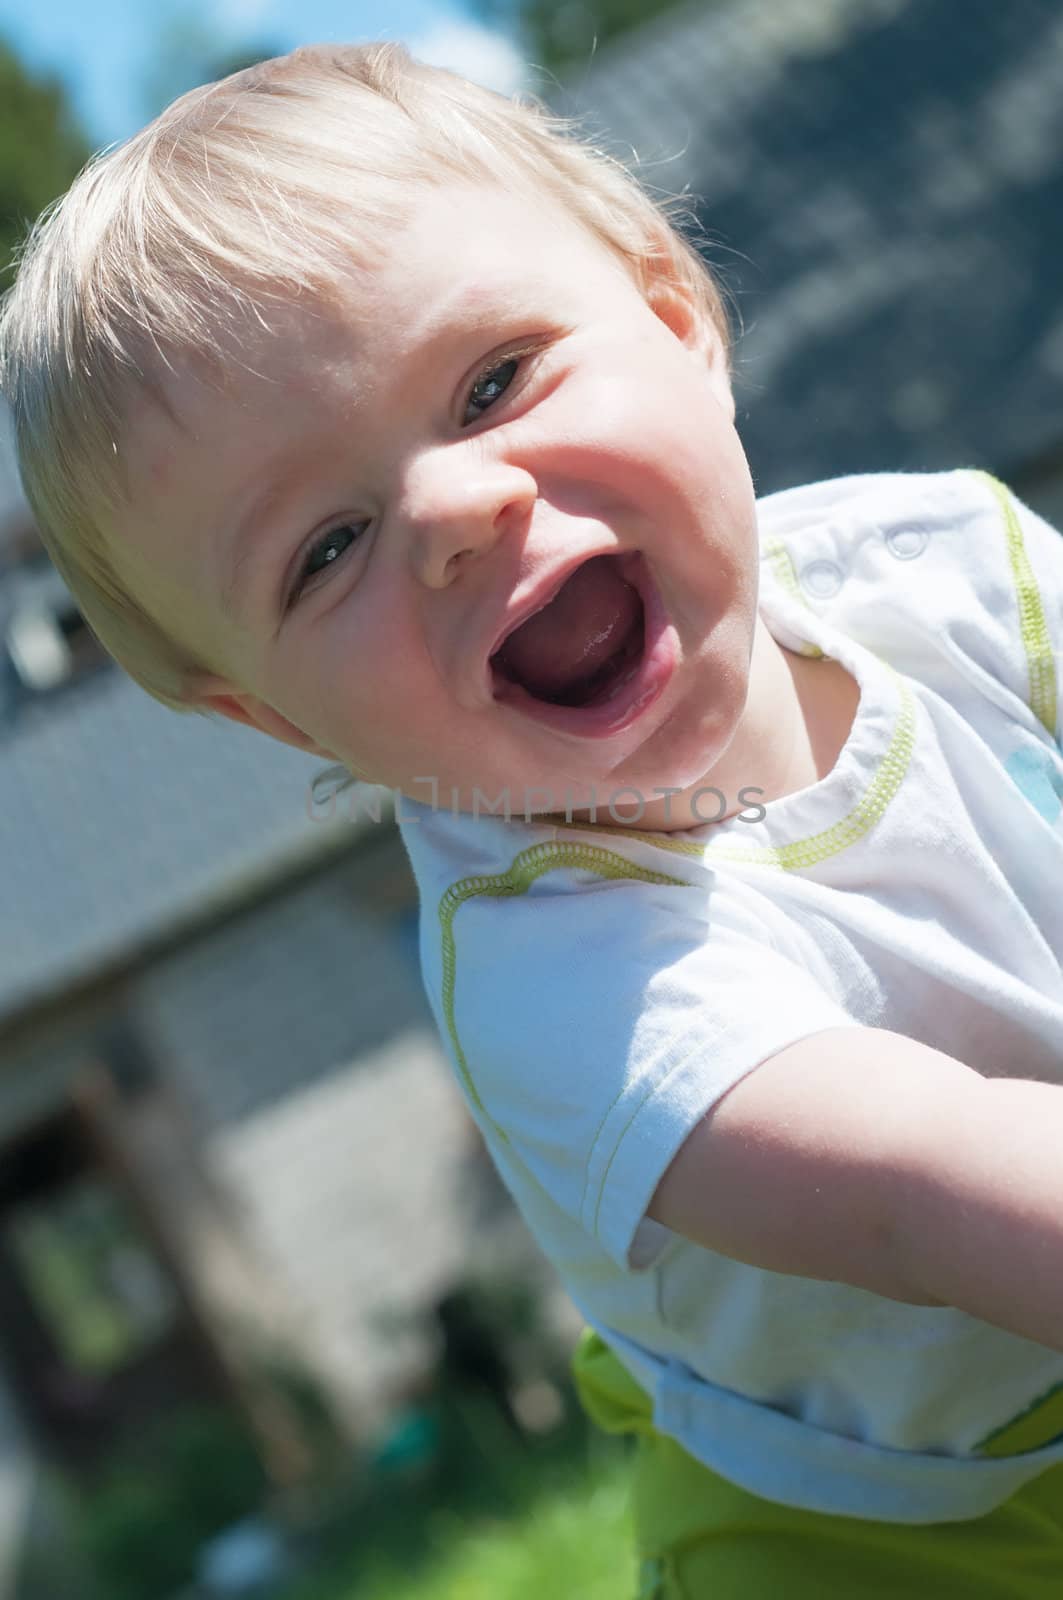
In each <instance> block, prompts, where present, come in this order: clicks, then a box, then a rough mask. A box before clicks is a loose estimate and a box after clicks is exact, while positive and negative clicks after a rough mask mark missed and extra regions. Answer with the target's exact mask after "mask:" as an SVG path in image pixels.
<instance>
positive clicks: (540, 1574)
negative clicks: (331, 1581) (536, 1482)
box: [321, 1471, 635, 1600]
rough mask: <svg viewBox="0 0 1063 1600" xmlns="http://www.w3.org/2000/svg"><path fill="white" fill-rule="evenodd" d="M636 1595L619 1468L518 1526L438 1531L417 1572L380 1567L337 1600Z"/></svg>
mask: <svg viewBox="0 0 1063 1600" xmlns="http://www.w3.org/2000/svg"><path fill="white" fill-rule="evenodd" d="M634 1593H635V1564H634V1554H633V1549H632V1544H631V1535H630V1530H629V1527H628V1520H627V1480H626V1475H625V1474H624V1473H622V1472H619V1471H617V1472H614V1473H613V1474H612V1476H611V1477H610V1478H606V1479H603V1480H602V1481H600V1482H599V1483H597V1484H596V1485H595V1486H593V1487H589V1486H579V1485H573V1486H572V1487H571V1488H570V1489H569V1490H568V1491H567V1492H566V1491H561V1492H555V1494H554V1495H552V1496H550V1497H548V1498H546V1499H544V1500H543V1501H542V1502H541V1503H540V1504H538V1505H536V1506H535V1507H534V1508H533V1509H532V1510H531V1511H530V1512H528V1513H527V1514H526V1515H525V1516H524V1517H523V1518H521V1519H520V1520H519V1521H518V1522H517V1523H515V1524H511V1525H508V1526H505V1525H503V1526H494V1527H491V1526H487V1527H482V1528H480V1529H478V1530H475V1531H471V1532H470V1531H467V1530H464V1529H462V1528H458V1527H454V1528H451V1529H448V1530H445V1531H443V1530H441V1532H440V1535H439V1538H438V1543H437V1544H436V1548H435V1551H434V1559H430V1560H429V1561H428V1562H427V1563H426V1565H425V1566H424V1568H423V1569H422V1570H421V1571H420V1572H419V1573H415V1574H412V1575H408V1576H405V1577H404V1576H403V1575H402V1574H401V1572H399V1571H397V1570H396V1569H395V1568H394V1567H391V1568H390V1570H388V1569H384V1570H382V1571H380V1572H378V1573H377V1574H375V1575H374V1576H373V1577H371V1578H370V1579H369V1580H368V1581H367V1582H364V1583H357V1584H356V1585H355V1586H354V1587H353V1588H348V1589H346V1590H342V1591H337V1592H336V1594H335V1600H546V1597H547V1596H548V1597H549V1600H628V1597H629V1596H633V1595H634ZM321 1600H333V1596H331V1595H327V1594H324V1595H322V1596H321Z"/></svg>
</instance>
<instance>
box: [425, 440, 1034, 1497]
mask: <svg viewBox="0 0 1063 1600" xmlns="http://www.w3.org/2000/svg"><path fill="white" fill-rule="evenodd" d="M758 510H759V523H760V532H761V589H760V607H761V612H762V615H763V616H764V618H765V620H766V622H767V624H768V626H769V628H770V630H771V632H772V634H773V635H774V637H775V638H776V639H777V640H778V641H779V642H780V643H782V644H783V645H786V646H787V647H789V648H790V649H794V650H803V651H805V652H808V651H822V652H824V653H826V654H827V655H829V656H832V657H835V658H837V659H839V660H840V661H841V662H842V663H843V664H844V665H845V666H846V667H847V668H848V670H849V671H850V672H851V673H852V674H853V676H854V677H855V678H856V680H857V681H858V683H859V686H860V702H859V706H858V709H857V713H856V717H855V720H854V723H853V727H852V730H851V733H850V736H849V738H848V740H847V742H846V744H845V746H844V748H843V750H842V752H841V754H840V756H839V759H838V761H837V763H836V765H835V767H834V769H833V770H832V771H831V772H830V773H829V774H828V775H827V776H826V777H825V778H823V779H822V780H820V781H819V782H818V783H816V784H814V785H813V786H812V787H810V788H807V789H803V790H801V791H800V792H799V793H796V794H791V795H787V796H784V797H783V798H782V799H779V800H775V801H773V802H772V803H770V804H769V805H767V806H766V808H764V809H763V811H762V812H758V811H757V810H755V809H754V810H747V811H746V812H744V813H743V814H742V816H737V817H732V818H731V819H730V820H728V821H727V822H725V823H722V824H709V825H706V826H705V827H702V828H697V829H694V830H691V831H686V832H681V833H672V834H661V833H645V834H640V833H638V832H637V831H635V832H633V831H632V830H631V829H628V828H622V827H609V828H605V829H601V830H598V829H594V828H589V827H585V826H579V825H574V826H556V825H554V824H545V823H537V822H535V821H532V822H531V823H526V822H525V821H524V820H523V819H522V818H520V817H517V818H515V819H514V820H511V821H506V820H504V819H503V818H501V817H491V816H486V815H481V816H479V817H475V818H474V817H469V816H455V815H454V814H452V813H451V812H449V811H447V810H444V809H437V808H432V807H430V806H428V805H416V804H414V803H412V802H410V801H407V800H404V801H403V802H402V811H403V813H404V814H405V820H403V821H402V823H401V826H402V830H403V835H404V838H405V842H406V846H407V849H408V851H409V854H410V858H411V861H412V864H413V868H414V871H415V873H416V876H417V880H418V883H419V887H420V891H421V897H422V939H421V952H422V964H423V971H424V978H425V983H426V986H427V990H428V994H429V998H430V1001H431V1004H432V1006H433V1008H434V1011H435V1014H436V1018H437V1021H438V1023H439V1027H440V1031H441V1034H442V1037H443V1040H444V1044H445V1046H446V1048H447V1049H448V1051H449V1052H450V1055H451V1059H452V1061H453V1063H454V1067H455V1070H456V1073H457V1077H458V1081H459V1083H460V1084H461V1086H462V1088H463V1089H464V1091H465V1094H466V1096H467V1098H468V1101H469V1106H470V1109H471V1111H472V1113H473V1115H474V1117H475V1118H476V1120H477V1122H478V1123H479V1126H480V1127H481V1129H482V1131H483V1134H484V1137H485V1139H486V1141H487V1144H488V1146H489V1148H490V1150H491V1153H492V1155H493V1157H494V1159H495V1161H496V1162H497V1165H498V1167H499V1170H500V1172H501V1174H502V1176H503V1178H504V1180H505V1182H506V1183H507V1185H508V1186H509V1188H510V1190H511V1192H512V1194H513V1196H514V1198H515V1199H516V1202H517V1204H518V1206H519V1207H520V1209H521V1211H522V1212H523V1214H524V1216H525V1218H526V1220H527V1222H528V1224H529V1225H530V1227H531V1228H532V1230H533V1232H534V1233H535V1235H536V1237H537V1238H538V1240H539V1242H540V1244H541V1246H542V1248H543V1249H544V1251H545V1252H546V1254H547V1256H548V1257H549V1258H550V1259H551V1260H552V1261H553V1263H554V1265H555V1266H556V1268H557V1270H558V1272H559V1273H560V1275H561V1278H562V1279H563V1281H564V1283H565V1285H566V1287H567V1289H568V1291H569V1293H570V1294H571V1296H572V1298H573V1300H574V1301H575V1303H576V1305H577V1306H578V1307H579V1309H580V1310H581V1311H582V1313H583V1314H584V1315H585V1317H586V1318H587V1321H588V1322H589V1323H590V1324H591V1325H593V1326H594V1327H595V1328H597V1329H598V1330H599V1332H600V1333H601V1334H602V1335H603V1337H604V1338H605V1339H606V1340H607V1341H608V1342H609V1343H610V1344H611V1345H612V1346H613V1348H614V1349H615V1350H616V1352H617V1354H618V1355H619V1356H620V1358H621V1359H622V1360H623V1361H624V1362H625V1364H626V1365H627V1366H628V1367H629V1368H630V1370H631V1371H632V1373H633V1374H634V1376H635V1377H636V1378H637V1379H638V1380H639V1381H640V1382H641V1383H642V1384H643V1386H644V1387H645V1388H646V1389H647V1390H648V1392H649V1393H650V1395H651V1396H652V1399H653V1404H654V1419H655V1424H656V1426H657V1427H658V1428H659V1429H660V1430H661V1431H663V1432H665V1433H667V1434H670V1435H671V1436H673V1437H674V1438H676V1439H678V1440H679V1441H680V1442H681V1443H682V1444H683V1445H684V1446H685V1447H686V1448H687V1449H688V1450H689V1451H691V1452H692V1453H693V1454H694V1455H695V1456H697V1457H698V1458H700V1459H701V1460H703V1461H704V1462H705V1463H707V1464H708V1465H709V1466H710V1467H712V1468H714V1469H715V1470H716V1471H718V1472H720V1473H722V1474H723V1475H724V1476H726V1477H728V1478H729V1479H731V1480H732V1481H734V1482H736V1483H738V1484H740V1485H742V1486H743V1487H745V1488H747V1489H750V1490H752V1491H753V1492H754V1493H757V1494H760V1495H763V1496H766V1497H767V1498H769V1499H774V1500H778V1501H781V1502H783V1503H786V1504H790V1505H795V1506H801V1507H806V1508H809V1509H813V1510H818V1511H828V1512H836V1513H841V1514H848V1515H854V1516H863V1517H872V1518H879V1519H882V1520H888V1521H901V1522H924V1521H926V1522H930V1521H939V1520H959V1519H964V1518H968V1517H973V1516H977V1515H980V1514H981V1513H983V1512H985V1511H987V1510H989V1509H991V1508H992V1506H994V1505H996V1504H998V1503H1000V1502H1001V1501H1002V1500H1004V1499H1005V1498H1007V1496H1008V1495H1010V1494H1011V1493H1013V1492H1014V1491H1015V1489H1017V1488H1018V1487H1019V1486H1020V1485H1021V1483H1023V1482H1024V1481H1026V1480H1027V1479H1029V1478H1031V1477H1033V1476H1034V1475H1036V1473H1038V1472H1040V1471H1042V1470H1044V1468H1045V1467H1047V1466H1049V1465H1052V1464H1053V1463H1054V1462H1056V1461H1059V1460H1063V1354H1059V1353H1057V1352H1055V1351H1053V1350H1049V1349H1047V1348H1046V1347H1044V1346H1042V1345H1039V1344H1035V1343H1033V1342H1031V1341H1029V1340H1025V1339H1021V1338H1018V1337H1015V1336H1014V1335H1011V1334H1008V1333H1005V1332H1002V1331H1001V1330H999V1329H997V1328H994V1327H991V1326H990V1325H989V1324H987V1323H985V1322H982V1321H980V1320H979V1319H977V1318H974V1317H971V1316H968V1315H967V1314H966V1313H965V1312H962V1311H958V1310H955V1309H953V1308H949V1307H936V1306H913V1305H904V1304H900V1303H899V1302H896V1301H891V1300H887V1299H884V1298H882V1297H880V1296H878V1295H875V1294H872V1293H870V1292H868V1291H866V1290H863V1289H857V1288H852V1287H850V1286H848V1285H845V1284H837V1283H827V1282H822V1281H818V1280H812V1279H804V1278H797V1277H792V1276H787V1275H784V1274H780V1273H774V1272H769V1271H765V1270H763V1269H760V1268H757V1267H751V1266H747V1265H745V1264H743V1263H740V1262H736V1261H732V1260H730V1259H728V1258H726V1257H723V1256H719V1255H716V1254H715V1253H713V1252H712V1251H709V1250H705V1249H703V1248H701V1247H700V1246H698V1245H695V1244H692V1243H690V1242H689V1241H687V1240H686V1239H683V1238H681V1237H680V1236H678V1235H676V1234H673V1233H671V1232H670V1231H669V1230H668V1229H666V1228H663V1227H662V1226H661V1225H659V1224H658V1223H655V1222H653V1221H651V1220H649V1219H647V1218H646V1217H645V1211H646V1208H647V1206H648V1204H649V1201H650V1199H651V1197H652V1195H653V1193H654V1190H655V1189H656V1187H657V1184H658V1182H659V1180H660V1178H661V1177H662V1175H663V1174H664V1172H665V1170H666V1169H667V1167H668V1166H669V1164H670V1162H671V1160H672V1158H673V1157H674V1155H675V1154H676V1152H677V1151H678V1149H679V1147H680V1146H681V1144H682V1143H683V1141H684V1140H685V1139H686V1137H687V1136H688V1134H689V1133H690V1132H691V1130H692V1129H693V1127H694V1126H695V1125H696V1124H697V1123H698V1121H699V1120H700V1119H701V1118H702V1117H704V1116H705V1114H706V1112H707V1111H708V1110H709V1109H710V1108H711V1107H712V1106H713V1105H714V1104H715V1103H716V1101H717V1100H719V1098H720V1097H721V1095H722V1094H723V1093H724V1092H725V1091H726V1090H727V1089H728V1088H729V1087H730V1086H731V1085H732V1084H734V1083H736V1082H737V1081H738V1080H739V1079H740V1078H742V1077H743V1076H744V1075H745V1074H746V1073H747V1072H749V1071H750V1070H751V1069H753V1068H755V1067H756V1066H757V1065H758V1064H759V1063H760V1062H761V1061H763V1060H764V1059H766V1058H767V1057H768V1056H770V1055H772V1054H774V1053H775V1052H777V1051H778V1050H780V1049H782V1048H783V1047H784V1046H786V1045H788V1044H790V1043H792V1042H793V1041H795V1040H797V1039H799V1038H802V1037H804V1036H807V1035H810V1034H814V1033H816V1032H818V1031H820V1030H822V1029H824V1028H834V1027H851V1026H852V1025H854V1024H861V1025H864V1026H867V1027H875V1028H887V1029H891V1030H893V1031H895V1032H898V1033H902V1034H906V1035H908V1036H910V1037H911V1038H914V1039H918V1040H922V1041H923V1042H924V1043H926V1044H928V1045H932V1046H934V1047H936V1048H938V1049H940V1050H943V1051H945V1052H947V1053H948V1054H950V1055H952V1056H955V1057H957V1058H959V1059H960V1060H961V1061H964V1062H965V1063H967V1065H969V1066H971V1067H973V1068H975V1069H976V1070H977V1071H979V1072H981V1073H983V1074H985V1075H1003V1074H1007V1075H1011V1076H1014V1077H1022V1078H1040V1079H1048V1080H1055V1081H1060V1082H1063V972H1061V966H1060V959H1061V956H1063V820H1061V811H1063V753H1061V749H1060V714H1061V705H1063V692H1061V685H1060V663H1061V661H1063V539H1061V538H1060V536H1059V535H1058V534H1056V533H1055V532H1054V531H1053V530H1052V529H1051V528H1049V527H1048V526H1047V524H1045V523H1044V522H1042V521H1040V519H1038V518H1037V517H1035V516H1034V515H1033V513H1032V512H1030V511H1029V510H1028V509H1027V508H1025V507H1024V506H1021V505H1020V504H1019V503H1018V502H1017V501H1015V500H1014V499H1013V498H1012V497H1011V496H1009V495H1008V494H1007V492H1006V491H1005V490H1004V489H1003V488H1002V487H1001V486H1000V485H998V484H996V483H995V482H994V481H993V480H992V479H989V478H987V477H986V476H985V475H983V474H981V473H975V472H964V471H961V472H953V473H945V474H939V475H916V474H897V475H881V476H869V477H853V478H843V479H839V480H835V481H833V482H828V483H822V484H815V485H812V486H810V487H808V488H803V489H796V490H790V491H787V492H785V493H783V494H778V495H773V496H771V497H770V498H768V499H766V500H764V501H762V502H761V503H760V505H759V508H758ZM705 806H706V809H707V812H708V814H709V815H714V814H715V808H714V802H713V801H712V799H711V798H709V799H708V800H706V802H705ZM749 818H752V819H753V820H748V819H749ZM605 820H606V821H607V822H608V820H609V819H608V816H607V815H606V818H605ZM853 1070H854V1071H858V1070H859V1061H858V1060H857V1061H854V1064H853ZM943 1136H947V1130H943ZM1061 1159H1063V1155H1061ZM734 1204H735V1205H736V1206H740V1205H741V1204H742V1196H741V1195H740V1194H736V1195H735V1196H734ZM1057 1389H1059V1390H1060V1393H1059V1394H1055V1393H1054V1391H1055V1390H1057ZM1024 1415H1025V1417H1026V1420H1025V1422H1024V1423H1022V1424H1021V1425H1020V1424H1018V1423H1017V1421H1016V1419H1018V1418H1020V1417H1022V1416H1024ZM1009 1425H1010V1426H1011V1436H1012V1437H1013V1438H1015V1439H1017V1441H1018V1442H1017V1443H1015V1444H1014V1445H1013V1446H1011V1448H1013V1449H1015V1450H1021V1451H1022V1454H1012V1455H1007V1456H1000V1457H999V1458H994V1457H991V1456H987V1455H981V1454H979V1450H980V1448H981V1447H982V1446H984V1445H985V1444H986V1443H987V1441H988V1440H989V1439H990V1438H991V1436H993V1435H994V1434H1001V1435H1002V1430H1004V1429H1006V1428H1008V1427H1009ZM1016 1428H1018V1432H1017V1433H1016V1431H1015V1430H1016ZM1002 1437H1003V1435H1002ZM1053 1439H1056V1440H1057V1442H1055V1443H1052V1442H1051V1441H1052V1440H1053Z"/></svg>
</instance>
